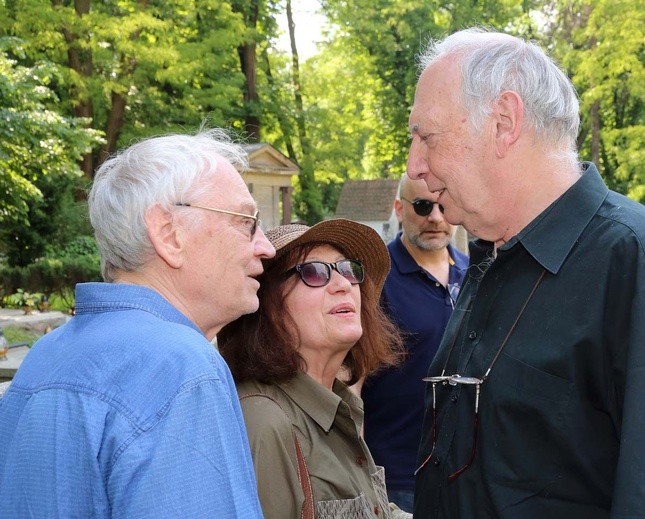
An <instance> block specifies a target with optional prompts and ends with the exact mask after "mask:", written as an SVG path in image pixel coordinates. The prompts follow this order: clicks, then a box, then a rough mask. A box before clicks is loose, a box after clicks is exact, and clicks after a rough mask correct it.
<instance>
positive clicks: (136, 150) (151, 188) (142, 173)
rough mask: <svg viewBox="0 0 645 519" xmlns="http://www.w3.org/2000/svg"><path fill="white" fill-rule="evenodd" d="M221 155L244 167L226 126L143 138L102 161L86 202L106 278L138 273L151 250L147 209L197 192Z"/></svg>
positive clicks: (180, 200)
mask: <svg viewBox="0 0 645 519" xmlns="http://www.w3.org/2000/svg"><path fill="white" fill-rule="evenodd" d="M222 159H224V160H226V161H228V162H230V163H231V164H232V165H233V166H234V167H235V168H237V169H238V171H241V170H243V169H246V168H247V167H248V159H247V156H246V153H245V151H244V150H243V148H242V147H241V146H240V145H238V144H235V143H234V142H233V141H232V139H231V137H230V136H229V134H228V133H227V132H226V131H224V130H222V129H218V128H214V129H210V130H202V131H200V132H199V133H197V134H196V135H167V136H163V137H152V138H149V139H145V140H142V141H140V142H138V143H136V144H134V145H133V146H130V147H129V148H127V149H125V150H123V151H121V152H119V153H118V154H116V155H115V156H112V157H110V158H109V159H108V160H106V161H105V162H104V163H103V164H102V165H101V167H100V168H99V169H98V170H97V171H96V174H95V176H94V182H93V184H92V188H91V190H90V193H89V197H88V205H89V214H90V221H91V223H92V227H94V232H95V236H96V242H97V245H98V248H99V251H100V253H101V272H102V274H103V278H104V279H105V280H106V281H108V282H112V281H114V279H115V274H116V271H119V270H120V271H125V272H136V271H137V270H139V269H140V268H141V267H142V266H143V265H144V264H145V263H146V262H147V261H148V260H149V259H150V257H151V255H152V254H153V253H154V249H153V248H152V244H151V243H150V240H149V239H148V232H147V228H146V223H145V214H146V211H147V209H148V208H149V207H151V206H153V205H154V204H160V205H161V206H162V207H165V208H168V209H170V208H171V207H172V206H173V205H174V204H176V203H183V202H188V199H187V198H188V197H189V196H191V197H197V196H199V195H200V194H201V193H203V192H205V191H206V187H205V183H204V180H205V179H207V178H208V177H210V176H211V175H213V173H214V172H215V171H216V169H217V165H218V162H219V161H220V160H222Z"/></svg>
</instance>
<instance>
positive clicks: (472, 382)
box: [414, 369, 490, 482]
mask: <svg viewBox="0 0 645 519" xmlns="http://www.w3.org/2000/svg"><path fill="white" fill-rule="evenodd" d="M489 371H490V369H489ZM423 381H424V382H432V449H431V450H430V455H429V456H428V457H427V458H426V459H425V460H424V461H423V463H422V464H421V465H420V466H419V468H418V469H417V470H415V471H414V475H415V476H416V475H417V473H418V472H419V471H420V470H421V469H422V468H423V467H425V465H426V463H428V462H429V461H430V459H431V458H432V455H433V454H434V449H435V447H436V445H437V384H439V383H441V384H443V385H446V384H449V385H451V386H456V385H457V384H461V385H467V386H475V417H474V419H473V445H472V447H471V449H470V456H469V457H468V461H467V462H466V464H465V465H464V466H463V467H461V468H460V469H459V470H457V471H456V472H454V473H453V474H451V475H450V476H448V482H452V481H454V480H455V479H457V478H458V477H459V476H461V475H462V474H463V473H464V472H465V471H466V470H467V469H468V468H469V467H470V466H471V465H472V464H473V461H474V460H475V454H476V453H477V429H478V428H479V393H480V392H481V387H482V384H483V383H484V379H481V378H475V377H463V376H461V375H440V376H438V377H426V378H424V379H423Z"/></svg>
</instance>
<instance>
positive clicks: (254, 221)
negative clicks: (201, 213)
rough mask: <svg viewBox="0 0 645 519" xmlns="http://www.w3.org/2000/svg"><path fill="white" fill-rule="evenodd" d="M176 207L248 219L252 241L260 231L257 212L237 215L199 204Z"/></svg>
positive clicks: (258, 213) (233, 212) (258, 212)
mask: <svg viewBox="0 0 645 519" xmlns="http://www.w3.org/2000/svg"><path fill="white" fill-rule="evenodd" d="M175 205H176V206H179V207H196V208H197V209H206V211H213V212H215V213H224V214H230V215H233V216H241V217H242V218H246V219H247V221H248V222H249V234H250V235H251V240H253V236H255V231H257V229H258V223H259V221H260V211H255V214H254V215H250V214H244V213H236V212H235V211H226V210H225V209H213V208H212V207H205V206H203V205H197V204H180V203H177V204H175Z"/></svg>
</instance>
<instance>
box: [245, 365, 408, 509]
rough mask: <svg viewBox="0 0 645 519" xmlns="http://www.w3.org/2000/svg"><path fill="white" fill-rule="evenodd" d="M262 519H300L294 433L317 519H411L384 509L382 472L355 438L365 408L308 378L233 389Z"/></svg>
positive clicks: (338, 386)
mask: <svg viewBox="0 0 645 519" xmlns="http://www.w3.org/2000/svg"><path fill="white" fill-rule="evenodd" d="M238 392H239V395H240V402H241V406H242V412H243V414H244V420H245V422H246V428H247V432H248V436H249V443H250V446H251V454H252V456H253V463H254V465H255V474H256V477H257V480H258V489H259V495H260V503H261V505H262V510H263V512H264V516H265V518H266V519H289V518H294V519H296V518H300V514H301V510H302V505H303V503H304V499H305V496H304V492H303V490H302V486H301V483H300V481H299V479H298V460H297V455H296V448H295V443H294V436H293V433H294V431H295V433H296V434H297V437H298V440H299V443H300V446H301V448H302V452H303V454H304V458H305V460H306V464H307V469H308V471H309V477H310V481H311V487H312V491H313V498H314V510H315V516H316V519H327V518H332V517H333V518H346V519H350V518H351V519H353V518H357V519H362V518H379V519H380V518H386V519H390V518H391V519H398V518H401V519H403V518H411V514H408V513H406V512H403V511H401V510H399V509H398V508H397V507H396V506H395V505H394V504H388V501H387V494H386V491H385V483H384V481H385V479H384V473H383V468H382V467H377V466H376V465H375V464H374V460H373V459H372V455H371V454H370V452H369V450H368V448H367V445H366V444H365V442H364V441H363V439H362V438H361V436H360V431H361V428H362V424H363V403H362V401H361V399H360V398H358V397H357V396H356V395H354V394H353V393H352V392H351V391H350V390H349V389H348V388H347V386H346V385H345V384H343V383H342V382H340V381H338V380H336V381H335V383H334V387H333V392H332V391H329V390H328V389H327V388H325V387H324V386H322V385H321V384H319V383H318V382H316V381H315V380H314V379H312V378H311V377H309V376H308V375H307V374H305V373H299V374H298V375H297V376H296V377H294V378H293V379H291V380H290V381H289V382H286V383H283V384H279V385H267V384H262V383H259V382H255V381H247V382H244V383H242V384H239V385H238Z"/></svg>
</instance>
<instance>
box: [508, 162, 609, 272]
mask: <svg viewBox="0 0 645 519" xmlns="http://www.w3.org/2000/svg"><path fill="white" fill-rule="evenodd" d="M581 167H582V175H581V176H580V179H579V180H578V181H577V182H576V183H575V184H574V185H573V186H571V187H570V188H569V189H568V190H567V191H566V192H565V193H564V194H563V195H562V196H561V197H560V198H558V199H557V200H556V201H555V202H553V204H551V205H550V206H549V207H548V208H547V209H546V210H545V211H544V212H542V214H540V215H539V216H538V217H537V218H535V219H534V220H533V221H532V222H531V223H530V224H529V225H528V226H526V227H525V228H524V229H523V230H522V231H521V232H520V233H519V234H518V235H517V236H516V237H515V238H513V239H511V240H509V242H508V243H505V244H504V245H503V246H502V247H500V248H499V250H500V251H505V250H510V249H511V248H512V247H513V246H514V245H515V244H516V243H517V242H520V243H521V244H522V245H523V246H524V248H525V249H526V250H527V251H528V253H529V254H530V255H531V256H532V257H533V258H534V259H535V261H537V262H538V263H539V264H540V265H542V266H543V267H544V268H545V269H546V270H548V271H549V272H551V273H552V274H557V273H558V271H559V270H560V268H561V267H562V264H563V263H564V261H565V259H566V258H567V256H568V255H569V253H570V252H571V250H572V249H573V247H574V246H575V244H576V243H577V241H578V239H579V238H580V235H581V234H582V233H583V232H584V230H585V228H586V227H587V225H588V224H589V222H590V221H591V219H592V218H593V217H594V215H595V214H596V213H597V211H598V209H599V208H600V206H601V205H602V203H603V201H604V200H605V198H606V197H607V194H608V193H609V189H608V188H607V186H606V185H605V183H604V182H603V180H602V178H601V177H600V173H599V172H598V169H597V168H596V166H595V165H594V164H592V163H590V162H583V163H582V164H581Z"/></svg>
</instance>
